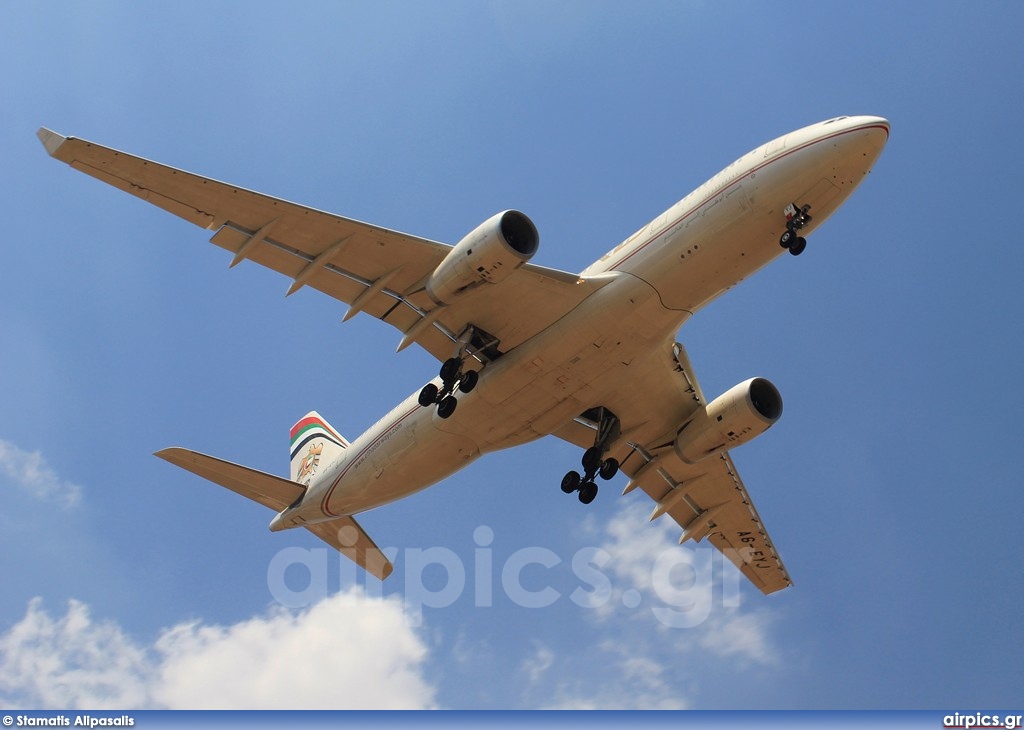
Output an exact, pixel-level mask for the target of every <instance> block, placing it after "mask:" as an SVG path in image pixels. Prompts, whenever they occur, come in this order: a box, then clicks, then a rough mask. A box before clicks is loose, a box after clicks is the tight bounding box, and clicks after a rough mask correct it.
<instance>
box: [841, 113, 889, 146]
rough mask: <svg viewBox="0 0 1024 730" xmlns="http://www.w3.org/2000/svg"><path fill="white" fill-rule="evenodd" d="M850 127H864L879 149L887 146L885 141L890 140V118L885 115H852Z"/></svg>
mask: <svg viewBox="0 0 1024 730" xmlns="http://www.w3.org/2000/svg"><path fill="white" fill-rule="evenodd" d="M849 121H850V128H851V129H862V130H864V131H865V132H866V133H867V136H868V137H870V138H872V141H874V142H875V143H876V144H877V145H878V147H879V149H881V148H882V147H883V146H885V143H886V142H888V141H889V126H890V125H889V120H888V119H886V118H885V117H871V116H861V117H850V119H849Z"/></svg>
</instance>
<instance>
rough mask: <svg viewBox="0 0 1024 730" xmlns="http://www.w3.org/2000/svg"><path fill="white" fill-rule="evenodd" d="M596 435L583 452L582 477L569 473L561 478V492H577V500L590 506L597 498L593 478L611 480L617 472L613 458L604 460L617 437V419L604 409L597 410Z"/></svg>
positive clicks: (617, 465) (615, 460)
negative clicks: (592, 443)
mask: <svg viewBox="0 0 1024 730" xmlns="http://www.w3.org/2000/svg"><path fill="white" fill-rule="evenodd" d="M597 411H598V424H597V435H596V436H595V437H594V445H593V446H591V447H590V448H589V449H587V450H586V451H584V452H583V475H582V476H581V475H580V473H579V472H577V471H570V472H568V473H567V474H566V475H565V476H564V477H562V491H563V492H565V493H566V494H572V493H573V492H579V495H578V496H579V500H580V502H582V503H583V504H590V503H591V502H593V501H594V498H595V497H597V483H596V481H595V480H594V478H595V476H600V477H601V478H602V479H605V480H608V479H612V478H613V477H614V476H615V475H616V474H618V472H619V462H618V460H617V459H614V458H607V459H606V458H604V455H605V454H606V453H607V452H608V447H609V446H610V445H611V444H612V442H613V441H615V439H617V438H618V437H619V433H620V430H619V419H618V417H617V416H616V415H615V414H614V413H612V412H611V411H609V410H608V409H606V408H599V409H597Z"/></svg>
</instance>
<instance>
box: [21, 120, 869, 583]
mask: <svg viewBox="0 0 1024 730" xmlns="http://www.w3.org/2000/svg"><path fill="white" fill-rule="evenodd" d="M38 136H39V138H40V140H41V141H42V143H43V145H44V146H45V148H46V150H47V152H48V153H49V154H50V155H51V156H52V157H54V158H56V159H57V160H60V161H62V162H65V163H67V164H68V165H70V166H71V167H73V168H75V169H76V170H78V171H80V172H83V173H85V174H87V175H91V176H93V177H95V178H98V179H100V180H102V181H103V182H105V183H108V184H110V185H113V186H114V187H116V188H120V189H121V190H123V191H125V192H128V193H131V194H132V195H135V196H137V197H139V198H142V199H143V200H146V201H148V202H150V203H152V204H153V205H156V206H158V207H160V208H163V209H164V210H166V211H169V212H171V213H173V214H175V215H177V216H179V217H181V218H184V219H185V220H187V221H190V222H192V223H194V224H196V225H199V226H202V227H203V228H206V229H208V230H210V231H213V236H212V238H211V239H210V240H211V242H212V243H214V244H216V245H217V246H220V247H222V248H224V249H227V251H228V252H230V253H231V254H232V255H233V258H232V260H231V264H230V265H231V266H232V267H233V266H235V265H237V264H239V263H241V262H242V261H244V260H250V261H253V262H256V263H257V264H261V265H263V266H266V267H269V268H271V269H273V270H275V271H278V272H280V273H282V274H284V275H285V276H286V277H288V279H290V280H291V284H290V286H289V288H288V291H287V294H286V296H287V295H291V294H293V293H295V292H296V291H298V290H299V289H301V288H303V287H307V286H308V287H311V288H313V289H317V290H319V291H321V292H323V293H325V294H327V295H328V296H331V297H333V298H335V299H338V300H340V301H342V302H344V303H346V304H347V305H348V306H349V308H348V311H347V313H346V315H345V320H348V319H351V318H352V317H353V316H355V315H356V314H359V313H365V314H367V315H369V316H372V317H375V318H377V319H379V320H382V321H383V322H385V323H387V324H390V325H392V326H393V327H395V328H396V329H397V330H398V331H399V332H400V334H401V338H400V341H399V344H398V348H397V350H398V351H401V350H403V349H405V348H406V347H408V346H410V345H412V344H414V343H415V344H417V345H419V346H420V347H422V348H423V349H424V350H426V351H427V352H428V353H430V354H432V355H433V356H435V357H436V358H437V359H438V361H440V362H441V367H440V371H439V373H438V375H437V377H435V378H433V379H432V380H431V381H430V382H428V383H427V384H426V385H425V386H423V388H422V389H421V390H420V391H418V392H415V393H412V394H411V395H409V396H408V397H407V398H406V399H405V400H403V401H402V402H401V403H400V404H399V405H397V406H396V407H395V408H394V409H393V410H392V411H391V412H390V413H388V414H387V415H386V416H384V417H383V418H381V419H380V420H379V421H378V422H377V423H376V424H375V425H374V426H373V427H371V428H370V429H369V430H367V431H366V432H365V433H364V434H363V435H361V436H360V437H359V438H357V439H356V440H355V441H351V442H350V441H348V440H346V439H345V438H344V437H343V436H341V434H339V433H338V431H336V430H335V429H334V428H333V427H332V426H331V425H330V424H329V423H328V422H327V420H325V419H324V418H323V417H322V416H321V415H320V414H319V413H317V412H316V411H312V412H310V413H308V414H306V415H305V416H304V417H303V418H301V419H300V420H299V421H298V422H297V423H296V424H295V425H294V426H293V427H292V429H291V452H290V453H291V470H290V476H289V478H284V477H280V476H275V475H272V474H267V473H264V472H261V471H257V470H254V469H250V468H247V467H244V466H240V465H238V464H234V463H231V462H228V461H225V460H223V459H218V458H215V457H212V456H208V455H206V454H202V453H199V452H195V451H191V450H188V449H184V448H179V447H173V448H168V449H164V450H162V451H159V452H157V453H156V456H159V457H160V458H162V459H165V460H166V461H168V462H170V463H172V464H175V465H177V466H179V467H182V468H184V469H187V470H188V471H191V472H193V473H195V474H197V475H199V476H201V477H205V478H206V479H209V480H211V481H213V482H215V483H217V484H219V485H221V486H223V487H226V488H227V489H230V490H232V491H234V492H237V493H238V494H241V495H243V496H245V497H248V498H249V499H251V500H254V501H256V502H258V503H260V504H262V505H265V506H266V507H269V508H270V509H272V510H273V511H274V512H276V513H277V514H276V515H275V516H274V518H273V519H272V520H271V522H270V529H271V530H272V531H279V530H286V529H292V528H296V527H303V528H305V529H307V530H309V531H310V532H312V533H313V534H314V535H316V536H317V537H319V538H320V539H322V540H323V541H325V542H326V543H327V544H329V545H331V546H332V547H334V548H335V549H337V550H338V551H339V552H341V553H342V554H343V555H345V556H346V557H348V558H351V559H352V560H354V561H355V562H356V563H357V564H359V565H360V566H362V567H363V568H364V569H365V570H366V571H367V572H368V573H370V574H371V575H373V576H375V577H377V578H379V579H381V580H383V579H384V578H386V577H387V576H388V575H389V574H390V573H391V572H392V570H393V565H392V563H391V561H390V560H389V559H388V558H387V557H386V556H385V555H384V553H383V551H381V550H380V549H379V548H378V546H377V545H376V543H374V541H373V540H372V539H371V538H370V537H369V536H368V535H367V534H366V532H365V531H364V530H363V529H362V527H360V525H359V524H358V522H356V519H355V516H356V515H358V514H360V513H362V512H365V511H367V510H371V509H374V508H377V507H380V506H382V505H385V504H387V503H389V502H393V501H395V500H398V499H401V498H402V497H405V496H408V495H410V494H412V493H414V492H418V491H420V490H422V489H424V488H426V487H428V486H431V485H433V484H436V483H437V482H439V481H441V480H443V479H445V478H446V477H448V476H450V475H451V474H453V473H455V472H456V471H458V470H460V469H462V468H463V467H465V466H466V465H468V464H469V463H471V462H472V461H474V460H475V459H477V458H479V457H480V456H482V455H484V454H487V453H489V452H493V451H497V450H500V449H507V448H510V447H513V446H517V445H519V444H524V443H527V442H531V441H534V440H535V439H539V438H541V437H542V436H546V435H554V436H557V437H558V438H560V439H563V440H565V441H568V442H569V443H571V444H575V445H576V446H578V447H579V448H580V449H581V450H582V459H581V465H580V467H578V468H577V469H572V470H569V471H568V472H567V473H566V474H565V476H564V477H563V478H562V481H561V489H562V491H563V492H565V493H566V494H573V493H575V494H576V495H577V497H578V499H579V501H580V502H582V503H584V504H589V503H590V502H592V501H593V500H594V498H595V497H596V496H597V492H598V482H597V479H598V478H600V479H602V480H608V479H611V478H613V477H614V476H615V475H616V474H617V473H619V472H620V471H621V472H623V473H624V474H625V475H626V476H628V477H629V482H628V484H627V485H626V487H625V489H624V490H623V494H628V493H630V492H632V491H634V490H636V489H640V490H642V491H643V492H645V493H646V494H647V495H648V496H649V497H650V498H651V499H652V500H653V502H654V507H653V510H652V512H651V515H650V519H651V520H655V519H658V518H660V517H663V516H664V515H666V514H667V515H668V516H669V518H671V519H672V520H674V521H675V522H676V523H677V524H678V525H679V527H680V528H682V533H681V536H680V540H679V541H680V543H685V542H687V541H689V540H694V541H698V542H699V541H701V540H704V539H707V540H708V541H709V542H710V543H711V544H712V545H714V546H715V547H716V548H718V549H719V550H721V551H722V552H723V553H724V554H725V555H726V556H727V557H728V559H729V560H730V561H731V562H732V563H733V564H735V565H736V567H737V568H738V569H739V570H740V571H741V572H742V573H743V575H745V576H746V577H747V578H748V579H749V580H750V581H751V582H752V583H753V584H754V585H755V586H756V587H757V588H758V589H759V590H761V591H762V592H763V593H765V594H769V593H773V592H775V591H778V590H781V589H783V588H786V587H787V586H789V585H791V584H792V580H791V578H790V575H789V573H788V571H787V570H786V568H785V566H784V565H783V562H782V560H781V558H780V557H779V555H778V552H777V551H776V549H775V547H774V545H773V543H772V541H771V539H770V537H769V536H768V532H767V530H766V529H765V526H764V524H763V523H762V521H761V518H760V516H759V515H758V512H757V510H756V509H755V507H754V503H753V501H752V500H751V498H750V495H749V494H748V492H747V489H746V487H745V486H744V484H743V482H742V480H741V479H740V477H739V474H738V473H737V471H736V468H735V466H734V464H733V461H732V458H731V456H730V450H731V449H733V448H735V447H737V446H740V445H742V444H744V443H747V442H748V441H750V440H751V439H753V438H754V437H756V436H758V435H760V434H762V433H763V432H764V431H766V430H767V429H768V428H769V427H770V426H772V425H773V424H774V423H775V422H777V421H778V419H779V417H780V416H781V415H782V398H781V396H780V394H779V391H778V389H777V388H776V387H775V386H774V385H773V384H772V383H771V382H770V381H769V380H767V379H765V378H761V377H755V378H750V379H749V380H746V381H744V382H742V383H739V384H738V385H736V386H734V387H732V388H731V389H729V390H728V391H726V392H725V393H724V394H722V395H720V396H718V397H717V398H715V399H713V400H711V401H708V400H707V399H706V398H705V396H704V394H703V392H702V391H701V387H700V385H699V383H698V381H697V378H696V376H695V375H694V372H693V368H692V366H691V364H690V359H689V357H688V355H687V353H686V350H685V349H684V348H683V346H682V345H681V344H680V343H678V342H676V334H677V332H678V330H679V329H680V328H681V327H682V325H683V324H684V323H685V322H686V321H687V320H689V319H690V317H691V316H692V315H693V314H694V313H695V312H697V311H698V310H699V309H700V308H701V307H703V306H704V305H706V304H707V303H708V302H710V301H712V300H713V299H715V298H716V297H718V296H719V295H721V294H722V293H724V292H725V291H727V290H728V289H730V288H731V287H733V286H734V285H735V284H737V283H738V282H740V281H742V280H743V279H745V278H746V277H748V276H750V275H751V274H753V273H754V272H756V271H757V270H759V269H761V268H762V267H764V266H765V265H767V264H768V263H769V262H771V261H772V260H773V259H775V258H777V257H779V256H781V255H783V254H785V253H786V252H787V251H788V253H789V254H791V255H793V256H798V255H800V254H801V253H803V251H804V249H805V247H806V245H807V241H806V236H807V235H808V234H809V233H811V232H812V231H814V230H815V229H816V228H817V227H818V226H819V225H821V223H822V222H824V221H825V220H826V219H827V218H828V217H829V216H830V215H832V213H834V212H835V211H836V209H837V208H839V206H840V205H841V204H842V203H843V202H845V200H846V199H847V198H848V197H849V196H850V194H851V193H852V192H853V190H854V188H856V187H857V185H859V184H860V183H861V181H862V180H863V179H864V178H865V177H866V176H867V175H868V173H869V171H870V169H871V167H872V166H873V165H874V163H875V161H876V160H877V158H878V156H879V155H880V154H881V151H882V149H883V147H884V146H885V144H886V143H887V141H888V138H889V122H888V121H887V120H885V119H883V118H881V117H875V116H841V117H836V118H833V119H829V120H827V121H824V122H820V123H817V124H812V125H810V126H807V127H804V128H802V129H798V130H796V131H793V132H790V133H789V134H786V135H783V136H781V137H778V138H777V139H774V140H772V141H770V142H768V143H767V144H764V145H762V146H760V147H758V148H757V149H755V150H753V151H751V152H748V153H747V154H745V155H743V156H742V157H740V158H739V159H738V160H736V161H735V162H733V163H732V164H731V165H729V166H728V167H726V168H725V169H724V170H722V171H721V172H719V173H718V174H717V175H715V176H714V177H712V178H711V179H710V180H708V181H707V182H706V183H704V184H703V185H701V186H700V187H699V188H697V189H696V190H694V191H693V192H692V193H690V194H689V195H687V196H686V197H685V198H683V199H682V200H681V201H679V202H678V203H676V204H675V205H673V206H672V207H671V208H669V209H668V210H666V211H665V212H664V213H662V214H661V215H659V216H658V217H657V218H655V219H654V220H652V221H651V222H650V223H648V224H647V225H645V226H643V227H642V228H640V229H639V230H638V231H636V233H634V234H633V235H631V236H629V237H628V238H627V239H626V240H625V241H623V242H622V243H620V244H618V245H617V246H615V247H614V248H613V249H612V250H610V251H608V253H606V254H605V255H604V256H602V257H601V258H600V259H598V260H597V261H596V262H594V263H593V264H591V265H590V266H589V267H587V268H586V269H585V270H584V271H582V272H580V273H578V274H574V273H569V272H564V271H558V270H555V269H550V268H545V267H542V266H539V265H536V264H534V263H531V259H532V258H533V256H534V254H536V253H537V250H538V244H539V236H538V233H537V228H536V226H535V225H534V224H533V222H532V221H531V220H530V219H529V218H528V217H527V216H526V215H525V214H523V213H521V212H519V211H516V210H506V211H502V212H499V213H497V214H496V215H494V216H492V217H490V218H488V219H487V220H486V221H484V222H483V223H481V224H480V225H479V226H478V227H476V228H475V229H474V230H473V231H472V232H470V233H469V234H468V235H466V236H465V237H464V238H463V239H462V240H461V241H459V242H458V243H457V244H456V245H455V246H449V245H445V244H442V243H437V242H435V241H430V240H426V239H423V238H419V237H416V236H413V235H409V234H406V233H400V232H397V231H393V230H388V229H386V228H382V227H379V226H375V225H370V224H367V223H362V222H359V221H356V220H352V219H349V218H344V217H342V216H339V215H335V214H332V213H326V212H323V211H319V210H314V209H312V208H308V207H304V206H301V205H297V204H295V203H290V202H287V201H284V200H279V199H276V198H273V197H270V196H267V195H263V194H261V193H257V192H253V191H250V190H246V189H243V188H241V187H237V186H234V185H230V184H226V183H222V182H217V181H215V180H211V179H208V178H204V177H201V176H198V175H194V174H192V173H189V172H185V171H182V170H178V169H175V168H172V167H168V166H166V165H162V164H158V163H155V162H151V161H148V160H145V159H142V158H139V157H135V156H132V155H128V154H125V153H123V152H118V151H116V150H113V149H110V148H107V147H102V146H100V145H97V144H94V143H92V142H88V141H86V140H82V139H77V138H74V137H64V136H62V135H59V134H57V133H55V132H52V131H50V130H48V129H46V128H42V129H40V130H39V132H38Z"/></svg>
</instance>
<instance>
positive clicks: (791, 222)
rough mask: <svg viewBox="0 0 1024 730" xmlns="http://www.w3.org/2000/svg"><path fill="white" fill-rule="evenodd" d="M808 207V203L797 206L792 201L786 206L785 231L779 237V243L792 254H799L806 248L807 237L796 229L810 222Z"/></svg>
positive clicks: (809, 207)
mask: <svg viewBox="0 0 1024 730" xmlns="http://www.w3.org/2000/svg"><path fill="white" fill-rule="evenodd" d="M810 209H811V206H809V205H804V206H801V207H797V206H796V205H795V204H794V203H790V204H789V205H787V206H786V231H785V233H783V234H782V236H781V237H780V238H779V245H780V246H782V247H783V248H787V249H789V252H790V253H791V254H793V255H794V256H799V255H800V254H802V253H803V252H804V249H805V248H807V239H806V238H804V237H803V236H801V235H800V234H799V233H798V231H799V230H800V229H801V228H803V227H804V226H806V225H807V224H808V223H810V222H811V216H809V215H808V214H807V211H809V210H810Z"/></svg>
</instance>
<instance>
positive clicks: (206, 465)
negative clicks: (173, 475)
mask: <svg viewBox="0 0 1024 730" xmlns="http://www.w3.org/2000/svg"><path fill="white" fill-rule="evenodd" d="M155 456H159V457H160V458H161V459H163V460H164V461H167V462H170V463H171V464H174V465H175V466H180V467H181V468H182V469H185V470H187V471H190V472H192V473H193V474H196V475H198V476H201V477H203V478H204V479H209V480H210V481H211V482H214V483H215V484H219V485H220V486H222V487H225V488H226V489H230V490H231V491H232V492H236V493H238V494H241V495H242V496H243V497H248V498H249V499H251V500H252V501H254V502H259V503H260V504H262V505H263V506H264V507H269V508H270V509H272V510H274V511H275V512H280V511H281V510H283V509H284V508H285V507H287V506H288V505H290V504H292V503H294V502H295V501H296V500H297V499H298V498H299V497H301V496H302V495H303V493H304V492H305V491H306V488H305V487H303V486H302V485H301V484H298V483H296V482H293V481H291V480H289V479H284V478H282V477H277V476H274V475H273V474H267V473H266V472H262V471H257V470H256V469H250V468H249V467H247V466H241V465H240V464H234V463H232V462H230V461H224V460H223V459H218V458H216V457H214V456H207V455H206V454H200V453H199V452H198V451H189V450H188V449H182V448H179V447H172V448H169V449H163V450H162V451H157V452H156V454H155Z"/></svg>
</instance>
